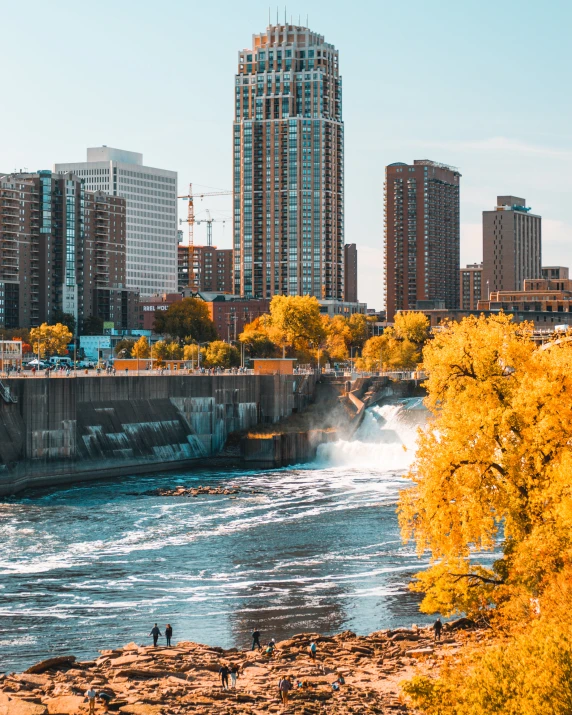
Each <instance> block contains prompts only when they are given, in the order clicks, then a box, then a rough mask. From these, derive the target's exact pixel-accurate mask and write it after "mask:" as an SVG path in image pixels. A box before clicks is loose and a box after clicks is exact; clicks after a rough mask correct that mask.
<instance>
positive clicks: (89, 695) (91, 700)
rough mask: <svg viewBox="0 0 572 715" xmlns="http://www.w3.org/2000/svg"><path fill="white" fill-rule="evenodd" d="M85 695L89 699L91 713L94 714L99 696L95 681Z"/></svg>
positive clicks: (90, 714)
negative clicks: (94, 684)
mask: <svg viewBox="0 0 572 715" xmlns="http://www.w3.org/2000/svg"><path fill="white" fill-rule="evenodd" d="M85 697H86V698H87V700H88V703H89V715H94V713H95V698H96V697H97V692H96V691H95V688H94V687H93V683H92V684H91V685H90V686H89V689H88V690H86V693H85Z"/></svg>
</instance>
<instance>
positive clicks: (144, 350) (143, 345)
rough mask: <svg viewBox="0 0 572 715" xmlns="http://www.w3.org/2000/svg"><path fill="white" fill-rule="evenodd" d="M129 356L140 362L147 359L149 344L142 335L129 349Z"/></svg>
mask: <svg viewBox="0 0 572 715" xmlns="http://www.w3.org/2000/svg"><path fill="white" fill-rule="evenodd" d="M131 355H132V356H133V357H134V358H139V359H141V360H143V359H145V358H148V357H149V343H148V342H147V338H146V337H145V336H144V335H142V336H141V337H140V338H139V340H138V341H137V342H136V343H135V345H134V346H133V347H132V348H131Z"/></svg>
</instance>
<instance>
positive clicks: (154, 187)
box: [54, 146, 177, 296]
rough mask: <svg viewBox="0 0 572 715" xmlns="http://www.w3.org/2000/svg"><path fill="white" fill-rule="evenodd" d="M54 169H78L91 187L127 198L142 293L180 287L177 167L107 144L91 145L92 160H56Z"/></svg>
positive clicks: (130, 271)
mask: <svg viewBox="0 0 572 715" xmlns="http://www.w3.org/2000/svg"><path fill="white" fill-rule="evenodd" d="M54 171H56V172H58V173H66V172H69V171H72V172H74V173H75V174H76V175H77V176H78V177H79V178H81V179H83V180H84V182H85V183H84V187H85V189H86V190H89V191H98V190H99V191H105V192H106V193H108V194H110V195H112V196H121V197H123V198H124V199H125V200H126V202H127V277H126V281H127V282H126V285H127V287H128V288H131V289H133V290H137V291H139V293H140V294H141V296H151V295H154V294H156V293H161V292H164V291H167V292H174V291H176V290H177V172H175V171H167V170H165V169H156V168H153V167H150V166H145V165H144V164H143V155H142V154H138V153H136V152H131V151H124V150H122V149H112V148H111V147H106V146H103V147H95V148H90V149H88V150H87V161H86V162H83V163H71V164H70V163H66V164H55V166H54Z"/></svg>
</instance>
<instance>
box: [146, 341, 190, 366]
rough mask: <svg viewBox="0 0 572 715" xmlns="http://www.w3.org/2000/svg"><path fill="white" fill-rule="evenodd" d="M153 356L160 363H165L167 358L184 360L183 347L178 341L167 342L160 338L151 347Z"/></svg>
mask: <svg viewBox="0 0 572 715" xmlns="http://www.w3.org/2000/svg"><path fill="white" fill-rule="evenodd" d="M151 357H152V358H153V360H156V361H157V362H158V363H159V364H161V363H163V362H164V361H165V360H182V358H183V348H182V347H181V346H180V345H179V343H176V342H174V341H173V342H167V341H165V340H158V341H157V342H156V343H155V344H154V345H153V346H152V347H151Z"/></svg>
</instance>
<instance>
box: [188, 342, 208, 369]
mask: <svg viewBox="0 0 572 715" xmlns="http://www.w3.org/2000/svg"><path fill="white" fill-rule="evenodd" d="M205 352H206V348H201V349H200V355H201V361H202V362H204V355H205ZM183 360H187V361H188V362H192V363H194V365H198V362H199V346H198V345H197V344H196V343H190V344H188V345H185V346H184V347H183Z"/></svg>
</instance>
